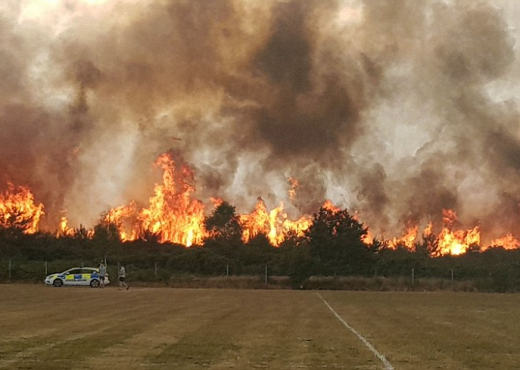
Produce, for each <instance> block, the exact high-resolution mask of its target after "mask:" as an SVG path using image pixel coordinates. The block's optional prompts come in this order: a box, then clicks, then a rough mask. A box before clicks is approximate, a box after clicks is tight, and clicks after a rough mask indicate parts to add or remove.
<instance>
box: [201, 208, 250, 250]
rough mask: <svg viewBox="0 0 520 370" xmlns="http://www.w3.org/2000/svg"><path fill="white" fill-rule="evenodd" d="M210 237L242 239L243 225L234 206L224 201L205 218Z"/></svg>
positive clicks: (229, 239) (228, 239)
mask: <svg viewBox="0 0 520 370" xmlns="http://www.w3.org/2000/svg"><path fill="white" fill-rule="evenodd" d="M204 226H205V227H206V230H207V231H208V233H209V235H210V238H213V239H220V240H226V241H234V242H236V241H240V240H241V239H242V225H241V223H240V220H239V217H238V214H237V213H236V209H235V207H234V206H232V205H231V204H229V203H228V202H226V201H224V202H222V203H220V204H219V205H218V206H216V207H215V209H214V210H213V212H212V213H211V216H209V217H207V218H206V219H205V220H204Z"/></svg>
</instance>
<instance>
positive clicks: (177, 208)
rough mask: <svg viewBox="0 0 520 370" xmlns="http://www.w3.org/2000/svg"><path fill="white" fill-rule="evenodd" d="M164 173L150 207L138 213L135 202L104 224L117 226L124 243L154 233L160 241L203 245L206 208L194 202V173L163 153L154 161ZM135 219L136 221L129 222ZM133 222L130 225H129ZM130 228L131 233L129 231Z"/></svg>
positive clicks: (117, 209) (118, 210) (115, 210)
mask: <svg viewBox="0 0 520 370" xmlns="http://www.w3.org/2000/svg"><path fill="white" fill-rule="evenodd" d="M155 164H156V166H157V167H159V168H161V169H162V170H163V176H162V179H163V183H162V184H157V185H155V189H154V193H155V195H154V196H153V197H151V198H150V205H149V207H148V208H143V209H142V210H141V211H140V212H138V213H137V206H136V204H135V203H130V204H129V205H128V206H121V207H117V208H114V209H112V210H110V212H109V213H108V214H107V216H106V217H105V221H107V222H111V223H113V224H115V225H116V227H117V228H118V230H119V233H120V236H121V238H122V239H123V240H135V239H137V238H140V237H144V235H145V233H151V234H153V235H156V236H157V237H158V240H159V241H160V242H172V243H178V244H184V245H186V246H187V247H189V246H191V245H193V244H194V243H201V242H202V238H203V236H204V206H203V204H202V203H201V202H200V201H198V200H193V199H191V194H192V193H193V192H194V191H195V187H194V186H193V185H191V183H190V182H191V181H193V173H192V171H191V170H190V169H189V168H188V167H186V166H181V167H180V168H177V167H176V166H175V162H174V160H173V158H172V157H171V155H170V154H168V153H164V154H162V155H160V156H159V158H158V159H157V161H156V162H155ZM132 219H134V220H135V221H133V222H129V220H132ZM129 223H130V225H128V224H129ZM128 228H130V232H128V231H127V229H128Z"/></svg>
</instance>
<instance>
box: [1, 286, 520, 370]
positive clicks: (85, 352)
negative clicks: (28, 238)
mask: <svg viewBox="0 0 520 370" xmlns="http://www.w3.org/2000/svg"><path fill="white" fill-rule="evenodd" d="M320 294H321V295H322V296H323V298H324V299H326V300H327V301H328V302H329V303H330V304H331V306H332V307H333V308H334V310H336V312H337V313H338V314H340V315H341V316H342V317H343V318H344V319H345V320H346V321H347V322H348V323H349V324H350V325H352V326H353V327H354V328H355V329H357V330H358V331H359V332H360V333H361V334H362V335H364V336H365V337H366V338H367V339H368V340H369V341H370V342H371V343H372V345H374V347H375V348H376V349H377V350H378V351H379V352H381V353H382V354H383V355H385V356H386V358H387V359H388V360H389V361H390V362H391V363H392V365H394V367H395V369H396V370H398V369H472V370H479V369H518V368H520V355H518V354H517V353H516V352H515V350H516V348H518V347H519V345H520V335H519V333H520V330H519V329H520V327H519V326H520V324H518V320H517V319H516V316H517V308H518V307H520V296H518V295H498V294H475V293H474V294H470V293H447V292H434V293H417V292H415V293H414V292H352V291H351V292H342V291H322V292H320ZM0 297H1V299H0V313H1V314H0V368H1V369H49V368H52V369H53V370H59V369H143V368H146V369H181V370H190V369H261V368H268V369H365V370H366V369H383V364H382V363H381V361H379V360H378V359H377V358H376V357H375V356H374V355H373V354H372V353H371V352H370V351H369V350H368V349H367V348H366V347H365V345H364V344H363V343H362V342H361V341H360V340H359V339H358V338H357V337H356V336H355V335H353V334H352V333H350V332H349V331H348V330H347V329H346V328H345V327H344V326H343V325H342V324H341V323H340V322H339V321H338V320H337V318H336V317H335V316H334V315H333V314H332V313H331V312H330V310H329V309H328V308H327V307H326V306H325V305H324V303H323V301H321V299H320V298H319V297H318V296H317V294H316V292H313V291H288V290H232V289H193V290H192V289H171V288H131V289H130V290H129V291H119V290H117V289H116V288H113V287H112V288H106V289H104V290H102V289H91V288H60V289H56V288H51V287H44V286H42V285H0Z"/></svg>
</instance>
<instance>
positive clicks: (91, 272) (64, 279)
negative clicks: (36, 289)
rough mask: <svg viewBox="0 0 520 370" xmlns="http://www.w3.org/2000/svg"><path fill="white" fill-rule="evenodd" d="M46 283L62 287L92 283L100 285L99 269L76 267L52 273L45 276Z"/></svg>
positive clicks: (92, 285)
mask: <svg viewBox="0 0 520 370" xmlns="http://www.w3.org/2000/svg"><path fill="white" fill-rule="evenodd" d="M45 284H47V285H54V286H55V287H60V286H62V285H90V286H91V287H92V288H97V287H98V286H99V269H97V268H95V267H74V268H71V269H68V270H67V271H63V272H60V273H59V274H52V275H49V276H47V277H46V278H45Z"/></svg>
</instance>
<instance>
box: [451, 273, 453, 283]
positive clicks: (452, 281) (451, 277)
mask: <svg viewBox="0 0 520 370" xmlns="http://www.w3.org/2000/svg"><path fill="white" fill-rule="evenodd" d="M451 283H452V284H453V269H451Z"/></svg>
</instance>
